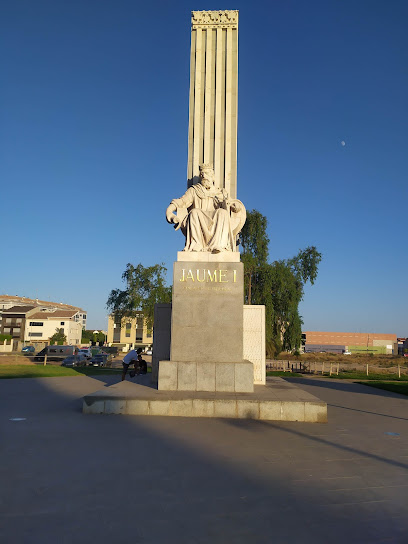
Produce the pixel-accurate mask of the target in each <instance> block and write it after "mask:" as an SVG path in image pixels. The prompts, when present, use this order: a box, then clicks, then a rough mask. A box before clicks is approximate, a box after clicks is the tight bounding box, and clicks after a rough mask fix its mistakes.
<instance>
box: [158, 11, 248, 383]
mask: <svg viewBox="0 0 408 544" xmlns="http://www.w3.org/2000/svg"><path fill="white" fill-rule="evenodd" d="M237 32H238V12H237V11H210V12H208V11H204V12H196V11H194V12H193V15H192V37H191V74H190V120H189V160H188V182H187V191H186V192H185V194H184V195H183V196H181V197H180V198H176V199H173V200H172V201H171V203H170V205H169V206H168V208H167V211H166V219H167V221H168V222H169V223H171V224H174V227H175V230H181V232H182V233H183V234H184V236H185V246H184V249H183V251H180V252H178V256H177V262H175V263H174V268H173V297H172V308H171V336H170V359H169V360H167V361H166V360H161V361H160V362H159V370H158V388H159V389H160V390H183V391H185V390H192V391H230V392H252V391H253V387H254V368H253V364H252V363H251V362H250V361H248V360H244V358H243V351H244V350H243V336H244V325H243V302H244V276H243V274H244V271H243V264H242V263H241V262H240V254H239V251H238V235H239V232H240V231H241V229H242V227H243V225H244V223H245V219H246V210H245V206H244V205H243V203H242V202H241V201H240V200H237V198H236V192H237V191H236V135H237V115H236V104H237V101H236V99H237V66H238V59H237V54H238V51H237ZM204 59H205V62H204ZM221 157H222V158H221ZM224 157H225V160H224ZM203 160H208V161H210V162H202V161H203ZM213 165H214V166H213ZM230 192H231V193H232V195H233V196H231V194H230Z"/></svg>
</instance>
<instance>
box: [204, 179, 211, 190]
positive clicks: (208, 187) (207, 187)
mask: <svg viewBox="0 0 408 544" xmlns="http://www.w3.org/2000/svg"><path fill="white" fill-rule="evenodd" d="M203 186H204V189H207V191H209V190H210V189H211V187H212V183H211V181H208V180H207V179H203Z"/></svg>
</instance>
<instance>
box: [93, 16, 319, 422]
mask: <svg viewBox="0 0 408 544" xmlns="http://www.w3.org/2000/svg"><path fill="white" fill-rule="evenodd" d="M237 90H238V11H229V10H228V11H193V12H192V28H191V68H190V110H189V133H188V168H187V172H188V173H187V190H186V192H185V193H184V194H183V195H182V196H181V197H180V198H175V199H173V200H172V201H171V202H170V204H169V206H168V208H167V210H166V219H167V221H168V222H169V223H170V224H172V225H174V228H175V230H176V231H180V232H181V233H182V234H183V235H184V237H185V242H184V249H183V250H182V251H178V253H177V261H176V262H175V263H174V267H173V295H172V303H171V304H156V306H155V315H154V333H153V334H154V336H153V356H152V380H151V383H149V384H148V383H147V380H146V381H145V383H141V382H139V383H130V382H128V381H123V382H120V383H117V384H113V385H111V386H109V387H105V388H104V389H102V390H101V391H96V392H94V393H92V394H89V395H86V396H85V397H84V402H83V412H84V413H86V414H102V413H103V414H128V415H149V416H184V417H229V418H230V417H231V418H253V419H262V420H278V421H327V405H326V404H325V403H322V402H321V401H319V399H317V398H316V397H313V396H312V395H310V394H308V393H306V392H304V391H301V390H298V388H296V387H295V386H293V385H290V384H288V383H286V382H283V380H281V379H280V378H273V379H272V381H271V382H270V383H268V384H266V380H265V378H266V372H265V307H264V306H247V305H244V267H243V264H242V263H241V262H240V253H239V251H238V247H239V246H238V243H239V239H238V236H239V233H240V231H241V229H242V227H243V225H244V224H245V219H246V211H245V206H244V204H243V203H242V202H241V201H240V200H238V199H237ZM180 193H181V191H180ZM180 193H179V194H180ZM180 239H181V238H180ZM142 378H146V379H147V378H148V376H143V377H142ZM254 384H255V385H254Z"/></svg>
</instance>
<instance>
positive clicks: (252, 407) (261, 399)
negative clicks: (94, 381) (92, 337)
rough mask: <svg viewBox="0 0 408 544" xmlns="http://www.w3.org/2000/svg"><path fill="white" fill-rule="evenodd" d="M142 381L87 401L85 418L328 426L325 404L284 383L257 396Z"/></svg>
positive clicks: (274, 381) (259, 388) (276, 381)
mask: <svg viewBox="0 0 408 544" xmlns="http://www.w3.org/2000/svg"><path fill="white" fill-rule="evenodd" d="M139 380H140V379H139ZM140 381H142V383H132V382H129V381H123V382H120V383H117V384H114V385H111V386H110V387H106V388H104V389H102V390H101V391H96V392H94V393H91V394H89V395H86V396H85V397H84V401H83V408H82V410H83V413H84V414H122V415H144V416H149V415H150V416H155V415H160V416H183V417H221V418H222V417H226V418H238V419H260V420H268V421H307V422H311V423H313V422H318V423H325V422H327V404H326V403H325V402H323V401H321V400H320V399H318V398H317V397H315V396H314V395H311V394H310V393H307V392H306V391H304V390H302V389H300V388H299V387H297V386H296V385H294V384H290V383H288V382H286V381H285V380H283V379H282V378H275V377H274V378H271V379H270V380H268V383H267V385H256V386H254V392H253V393H236V392H219V391H211V392H208V391H163V390H158V389H156V388H154V387H151V386H149V383H148V376H144V377H141V380H140Z"/></svg>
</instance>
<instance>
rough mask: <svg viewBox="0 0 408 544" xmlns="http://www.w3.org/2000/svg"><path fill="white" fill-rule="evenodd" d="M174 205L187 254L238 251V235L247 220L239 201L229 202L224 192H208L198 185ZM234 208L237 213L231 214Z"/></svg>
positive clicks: (193, 186) (217, 190)
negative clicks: (191, 252) (184, 239)
mask: <svg viewBox="0 0 408 544" xmlns="http://www.w3.org/2000/svg"><path fill="white" fill-rule="evenodd" d="M171 203H172V204H174V205H175V206H176V207H177V217H178V218H179V219H180V220H181V222H180V228H181V231H182V232H183V234H184V235H185V237H186V245H185V248H184V251H209V252H211V253H218V252H221V251H237V242H236V239H237V234H238V233H239V231H240V230H241V228H242V226H243V224H244V223H245V219H246V211H245V207H244V205H243V204H242V202H241V201H240V200H229V199H228V195H227V193H226V192H225V191H222V190H221V189H217V188H215V187H211V188H210V189H206V188H205V187H204V186H203V185H202V184H201V183H197V184H196V185H192V186H191V187H190V188H189V189H187V191H186V192H185V194H184V195H183V196H182V197H181V198H176V199H174V200H172V201H171ZM231 204H235V206H236V207H237V212H232V211H231V209H230V208H231Z"/></svg>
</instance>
